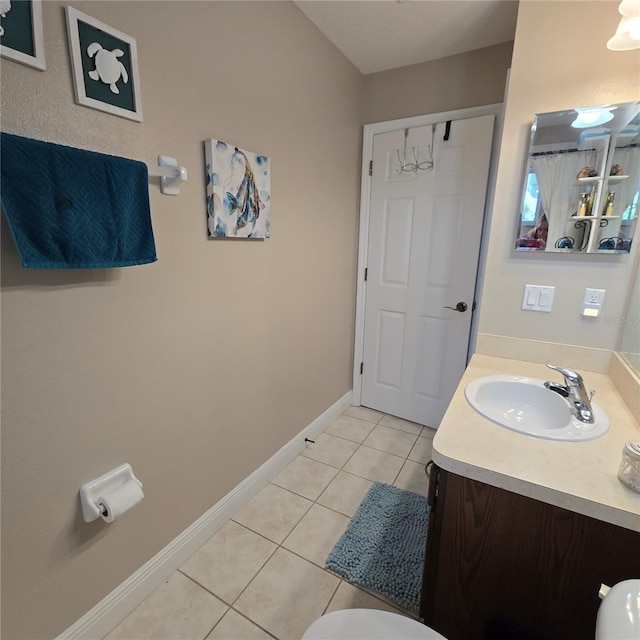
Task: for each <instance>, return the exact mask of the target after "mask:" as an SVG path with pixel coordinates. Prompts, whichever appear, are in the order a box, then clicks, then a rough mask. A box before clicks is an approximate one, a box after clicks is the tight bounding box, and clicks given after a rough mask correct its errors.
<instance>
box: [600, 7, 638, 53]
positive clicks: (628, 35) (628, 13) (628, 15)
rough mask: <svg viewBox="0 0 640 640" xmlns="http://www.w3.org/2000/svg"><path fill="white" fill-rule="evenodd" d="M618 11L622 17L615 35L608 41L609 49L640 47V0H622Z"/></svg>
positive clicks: (619, 49) (629, 49)
mask: <svg viewBox="0 0 640 640" xmlns="http://www.w3.org/2000/svg"><path fill="white" fill-rule="evenodd" d="M618 12H619V13H620V15H622V18H621V20H620V24H618V28H617V29H616V32H615V34H614V36H613V37H612V38H609V40H608V42H607V49H611V51H631V50H633V49H640V0H622V2H621V3H620V6H619V7H618Z"/></svg>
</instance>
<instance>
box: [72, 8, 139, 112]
mask: <svg viewBox="0 0 640 640" xmlns="http://www.w3.org/2000/svg"><path fill="white" fill-rule="evenodd" d="M67 34H68V36H69V52H70V55H71V64H72V68H73V82H74V86H75V92H76V102H77V103H78V104H81V105H84V106H85V107H91V108H92V109H99V110H100V111H106V112H107V113H111V114H113V115H116V116H120V117H122V118H128V119H130V120H136V121H137V122H142V101H141V99H140V77H139V73H138V52H137V49H136V41H135V39H134V38H132V37H131V36H128V35H127V34H126V33H122V31H119V30H118V29H114V28H113V27H110V26H109V25H106V24H105V23H104V22H101V21H100V20H97V19H96V18H93V17H91V16H88V15H87V14H86V13H82V12H81V11H78V10H77V9H75V8H74V7H70V6H67Z"/></svg>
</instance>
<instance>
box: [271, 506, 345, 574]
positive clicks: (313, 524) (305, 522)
mask: <svg viewBox="0 0 640 640" xmlns="http://www.w3.org/2000/svg"><path fill="white" fill-rule="evenodd" d="M348 524H349V518H348V517H347V516H344V515H342V514H341V513H336V512H335V511H332V510H331V509H327V508H326V507H323V506H321V505H319V504H314V505H313V506H312V507H311V509H309V511H307V513H306V514H305V516H304V518H302V520H300V522H299V523H298V524H297V525H296V528H295V529H294V530H293V531H292V532H291V533H290V534H289V535H288V536H287V539H286V540H285V541H284V542H283V543H282V546H283V547H284V548H285V549H289V551H293V552H294V553H297V554H298V555H299V556H302V557H303V558H305V559H306V560H309V561H310V562H313V563H314V564H317V565H318V566H319V567H321V568H324V563H325V560H326V559H327V556H328V555H329V552H330V551H331V549H333V547H334V546H335V544H336V542H337V541H338V539H339V538H340V536H341V535H342V534H343V533H344V530H345V529H346V528H347V525H348Z"/></svg>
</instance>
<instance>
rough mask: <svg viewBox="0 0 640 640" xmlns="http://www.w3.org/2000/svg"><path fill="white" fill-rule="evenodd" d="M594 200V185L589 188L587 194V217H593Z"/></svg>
mask: <svg viewBox="0 0 640 640" xmlns="http://www.w3.org/2000/svg"><path fill="white" fill-rule="evenodd" d="M595 199H596V187H595V185H594V186H592V187H591V191H590V192H589V198H588V199H587V215H588V216H591V215H593V203H594V201H595Z"/></svg>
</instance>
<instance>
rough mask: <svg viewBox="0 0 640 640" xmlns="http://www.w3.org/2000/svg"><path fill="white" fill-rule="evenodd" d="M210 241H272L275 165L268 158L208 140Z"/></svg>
mask: <svg viewBox="0 0 640 640" xmlns="http://www.w3.org/2000/svg"><path fill="white" fill-rule="evenodd" d="M205 156H206V183H207V232H208V234H209V237H210V238H268V237H269V235H270V233H269V227H270V217H271V165H270V162H269V158H268V157H267V156H265V155H261V154H258V153H252V152H251V151H245V150H243V149H239V148H238V147H235V146H234V145H232V144H228V143H226V142H223V141H222V140H213V139H209V140H205Z"/></svg>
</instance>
